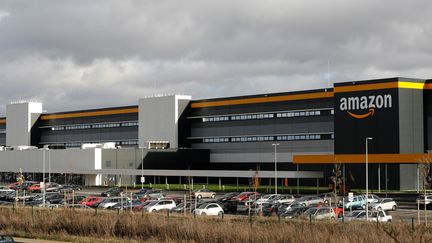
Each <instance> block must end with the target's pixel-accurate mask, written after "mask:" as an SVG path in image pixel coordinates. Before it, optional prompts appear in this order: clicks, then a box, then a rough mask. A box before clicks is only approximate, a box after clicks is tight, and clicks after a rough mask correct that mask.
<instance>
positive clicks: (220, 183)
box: [219, 177, 222, 190]
mask: <svg viewBox="0 0 432 243" xmlns="http://www.w3.org/2000/svg"><path fill="white" fill-rule="evenodd" d="M219 190H222V181H221V178H220V177H219Z"/></svg>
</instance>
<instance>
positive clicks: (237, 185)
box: [237, 177, 239, 191]
mask: <svg viewBox="0 0 432 243" xmlns="http://www.w3.org/2000/svg"><path fill="white" fill-rule="evenodd" d="M238 190H239V180H238V177H237V191H238Z"/></svg>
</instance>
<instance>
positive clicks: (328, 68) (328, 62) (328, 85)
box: [327, 59, 331, 89]
mask: <svg viewBox="0 0 432 243" xmlns="http://www.w3.org/2000/svg"><path fill="white" fill-rule="evenodd" d="M327 87H328V88H329V89H330V88H331V87H330V60H328V59H327Z"/></svg>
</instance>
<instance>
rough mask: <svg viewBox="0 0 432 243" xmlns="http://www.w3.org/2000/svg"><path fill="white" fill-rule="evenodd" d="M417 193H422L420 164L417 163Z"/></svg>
mask: <svg viewBox="0 0 432 243" xmlns="http://www.w3.org/2000/svg"><path fill="white" fill-rule="evenodd" d="M417 193H420V166H419V164H417Z"/></svg>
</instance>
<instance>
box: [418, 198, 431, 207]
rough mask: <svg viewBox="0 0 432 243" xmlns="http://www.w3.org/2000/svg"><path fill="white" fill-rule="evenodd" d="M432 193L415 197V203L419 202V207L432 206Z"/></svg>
mask: <svg viewBox="0 0 432 243" xmlns="http://www.w3.org/2000/svg"><path fill="white" fill-rule="evenodd" d="M431 203H432V195H420V196H418V197H417V200H416V204H419V206H420V208H424V207H425V206H426V209H430V208H432V204H431Z"/></svg>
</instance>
